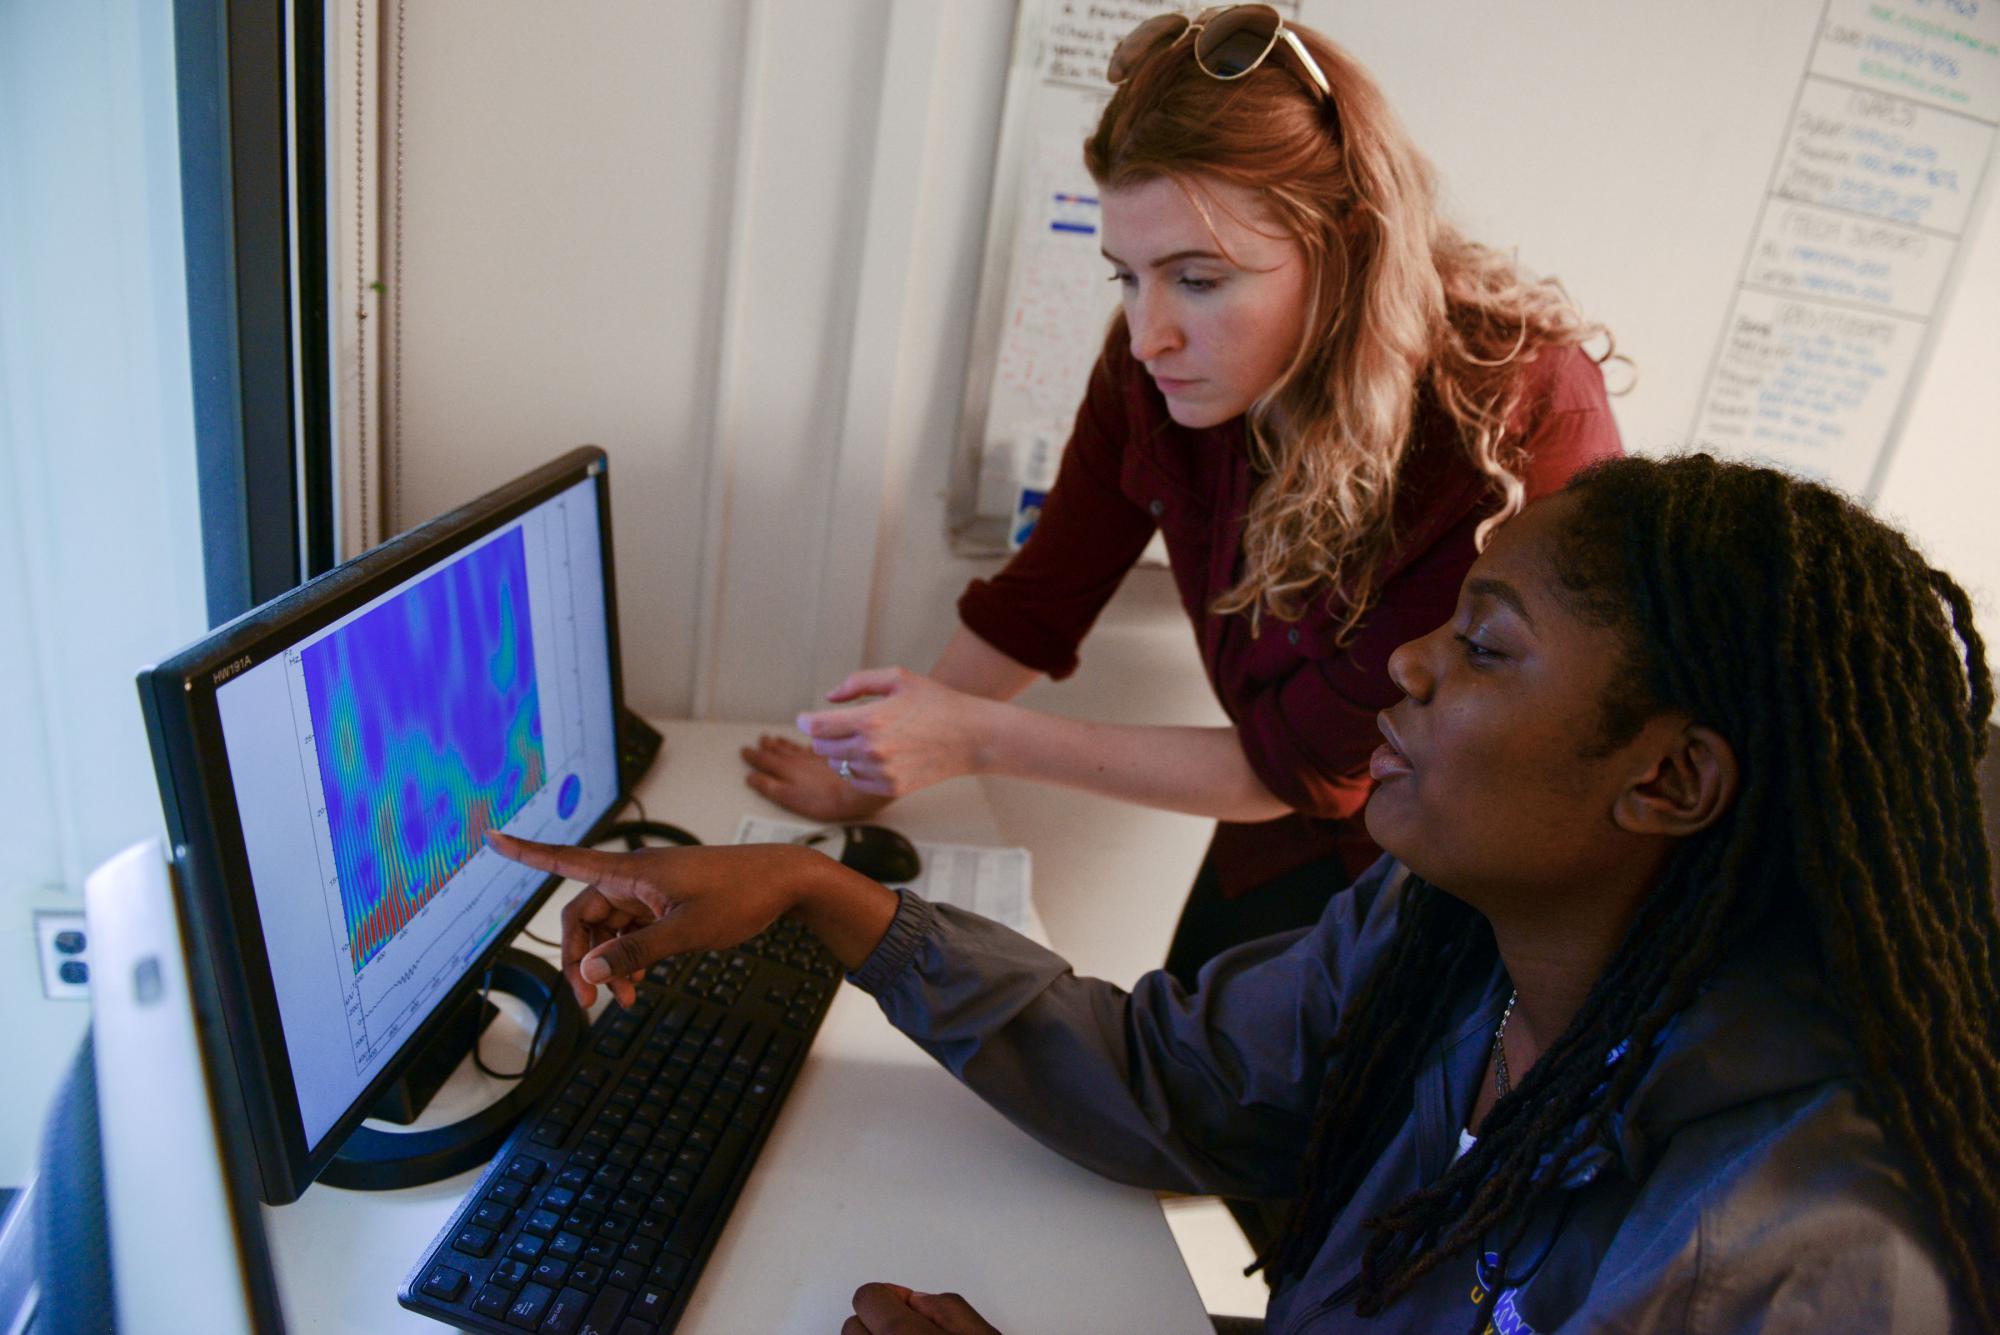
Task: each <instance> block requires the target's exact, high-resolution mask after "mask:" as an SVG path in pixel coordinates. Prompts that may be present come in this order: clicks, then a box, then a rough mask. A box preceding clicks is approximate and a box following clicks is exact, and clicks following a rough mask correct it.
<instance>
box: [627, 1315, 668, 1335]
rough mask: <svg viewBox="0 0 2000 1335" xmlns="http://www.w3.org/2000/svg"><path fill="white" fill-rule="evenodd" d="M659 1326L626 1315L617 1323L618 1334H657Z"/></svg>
mask: <svg viewBox="0 0 2000 1335" xmlns="http://www.w3.org/2000/svg"><path fill="white" fill-rule="evenodd" d="M658 1330H659V1327H657V1326H655V1325H653V1324H652V1323H650V1322H647V1321H641V1320H639V1318H637V1317H634V1316H628V1317H626V1318H625V1319H624V1320H623V1321H621V1322H619V1323H618V1335H657V1331H658Z"/></svg>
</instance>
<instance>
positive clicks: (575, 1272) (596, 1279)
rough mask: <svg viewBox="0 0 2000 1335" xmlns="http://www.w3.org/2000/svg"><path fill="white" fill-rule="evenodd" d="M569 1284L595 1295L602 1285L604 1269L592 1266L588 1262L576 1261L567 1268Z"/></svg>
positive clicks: (599, 1266)
mask: <svg viewBox="0 0 2000 1335" xmlns="http://www.w3.org/2000/svg"><path fill="white" fill-rule="evenodd" d="M569 1282H570V1283H572V1284H574V1285H575V1286H576V1287H577V1288H579V1289H585V1290H588V1291H589V1292H591V1293H595V1292H597V1290H598V1289H599V1288H601V1287H602V1286H603V1284H604V1267H603V1266H601V1265H592V1264H591V1263H590V1262H588V1261H578V1262H577V1263H576V1264H575V1265H573V1266H571V1267H570V1268H569Z"/></svg>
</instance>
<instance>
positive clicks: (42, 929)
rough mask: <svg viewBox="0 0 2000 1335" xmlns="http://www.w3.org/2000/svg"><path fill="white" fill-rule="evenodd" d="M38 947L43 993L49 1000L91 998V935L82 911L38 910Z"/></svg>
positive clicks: (36, 947)
mask: <svg viewBox="0 0 2000 1335" xmlns="http://www.w3.org/2000/svg"><path fill="white" fill-rule="evenodd" d="M35 951H36V953H37V954H38V955H40V956H41V960H42V995H43V996H45V997H47V998H48V999H49V1000H50V1001H88V1000H90V938H89V936H88V935H87V934H86V931H85V928H84V920H83V915H82V914H81V913H73V912H52V911H49V910H41V911H38V912H37V913H36V914H35Z"/></svg>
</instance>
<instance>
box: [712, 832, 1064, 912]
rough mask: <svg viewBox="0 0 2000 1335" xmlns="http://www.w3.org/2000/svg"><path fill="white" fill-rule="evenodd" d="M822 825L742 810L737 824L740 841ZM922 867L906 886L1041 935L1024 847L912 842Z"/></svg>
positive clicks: (784, 836)
mask: <svg viewBox="0 0 2000 1335" xmlns="http://www.w3.org/2000/svg"><path fill="white" fill-rule="evenodd" d="M825 828H826V827H825V826H823V825H808V824H800V823H798V822H794V821H782V820H770V819H768V818H766V817H763V816H745V817H744V818H743V822H742V824H740V825H738V826H737V827H736V842H737V843H739V844H789V843H791V842H792V841H793V840H795V839H797V838H798V837H799V836H800V835H804V834H811V833H812V832H813V831H814V830H821V829H825ZM917 857H918V858H919V859H920V860H921V861H922V862H923V870H922V871H921V872H919V873H918V874H917V879H916V880H914V881H909V882H905V883H904V884H905V885H906V886H907V888H908V889H910V890H911V891H913V892H915V893H916V894H919V895H922V896H923V897H924V898H925V899H928V900H929V901H930V902H931V903H933V904H953V905H956V906H957V907H959V908H962V909H968V910H970V911H971V912H973V913H977V914H979V915H980V916H981V917H985V918H991V919H993V921H995V922H997V923H1004V924H1005V925H1006V926H1008V927H1011V928H1013V929H1014V930H1015V931H1017V932H1021V933H1023V934H1025V935H1027V936H1031V937H1033V938H1034V939H1035V940H1037V941H1043V943H1044V944H1046V941H1045V940H1044V937H1043V933H1042V923H1041V918H1040V917H1039V916H1038V915H1037V914H1036V913H1035V907H1034V901H1033V899H1032V898H1030V896H1029V893H1028V885H1029V875H1030V864H1029V859H1028V850H1027V849H1025V848H975V847H974V846H972V845H970V844H926V843H918V844H917Z"/></svg>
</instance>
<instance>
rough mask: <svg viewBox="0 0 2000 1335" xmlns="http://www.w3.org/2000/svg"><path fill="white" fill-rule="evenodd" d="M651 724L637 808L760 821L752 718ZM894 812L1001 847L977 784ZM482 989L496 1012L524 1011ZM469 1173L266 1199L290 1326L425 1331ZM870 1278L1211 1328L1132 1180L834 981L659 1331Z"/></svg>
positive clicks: (828, 1304) (765, 1322) (743, 1326)
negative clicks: (931, 1053) (657, 740)
mask: <svg viewBox="0 0 2000 1335" xmlns="http://www.w3.org/2000/svg"><path fill="white" fill-rule="evenodd" d="M662 727H663V730H664V731H665V732H666V735H667V744H666V750H665V752H664V753H663V756H662V759H661V760H660V761H659V762H657V763H656V764H655V765H654V767H653V772H652V773H651V774H650V775H649V776H648V777H647V779H646V781H645V782H644V783H643V784H642V785H641V787H640V790H639V796H640V799H641V801H643V802H644V803H645V805H646V809H647V813H648V814H649V815H651V816H653V817H654V818H655V819H660V820H668V821H672V822H673V823H675V824H677V825H683V826H685V827H687V828H688V829H690V830H692V831H694V832H695V833H696V834H698V835H700V836H701V837H702V838H703V839H705V840H709V841H711V842H722V841H726V840H728V839H730V838H732V837H733V836H734V834H735V831H736V825H737V821H738V819H739V818H740V817H741V816H742V814H743V813H744V812H746V811H757V812H763V813H765V814H771V815H776V814H781V813H779V812H778V810H777V808H775V807H772V806H771V805H770V804H768V803H766V802H765V801H764V800H763V799H761V798H759V797H758V796H757V795H756V794H755V793H753V792H751V791H750V790H749V789H748V788H746V787H744V786H743V783H742V777H741V776H742V768H743V767H742V762H741V761H740V760H738V759H737V756H736V751H737V748H738V747H739V746H741V745H743V744H744V743H746V742H748V741H749V740H751V739H752V738H754V737H755V736H756V735H757V733H758V732H759V731H760V729H759V728H758V727H757V726H755V725H750V724H730V723H667V724H663V725H662ZM894 824H895V826H896V828H897V829H899V830H902V831H903V832H904V833H905V834H908V835H910V836H911V837H913V838H918V839H924V840H933V841H940V842H959V843H972V844H997V843H1000V842H1002V841H1001V839H1000V836H999V831H998V829H997V827H996V826H995V824H994V819H993V814H992V811H991V810H990V808H989V807H988V806H987V804H986V801H985V798H984V796H983V794H982V791H981V788H980V786H979V785H978V784H975V783H970V782H965V781H960V782H957V783H951V784H945V785H941V786H940V787H937V788H932V789H928V790H926V791H925V792H922V793H919V794H917V795H916V796H914V797H911V798H907V799H904V800H903V801H900V802H898V803H897V804H896V806H895V808H894ZM564 898H566V896H565V895H564V894H563V892H561V891H558V892H557V894H556V895H555V896H553V897H552V899H551V903H550V905H549V907H547V908H545V909H544V910H543V912H542V914H541V915H540V917H539V918H538V919H537V921H536V923H535V924H534V927H533V930H534V931H536V932H537V933H539V934H541V935H544V936H550V937H553V936H554V935H556V933H557V929H558V913H559V911H560V905H561V902H562V901H563V899H564ZM517 944H519V945H521V946H522V947H523V948H524V949H529V950H535V951H538V952H539V953H542V954H544V955H545V956H546V955H548V954H549V953H550V952H548V951H546V950H543V949H542V948H541V947H538V946H535V945H533V944H532V943H529V942H527V941H525V940H523V941H520V942H517ZM495 1000H496V1003H497V1004H500V1005H501V1006H502V1007H503V1009H505V1010H507V1012H508V1014H509V1015H511V1016H513V1017H514V1018H515V1019H516V1020H517V1022H518V1019H519V1017H520V1011H521V1010H523V1009H524V1008H522V1007H520V1006H519V1005H518V1004H517V1003H514V1002H513V999H512V998H496V999H495ZM602 1004H603V1003H602V1002H600V1005H602ZM503 1027H504V1026H503V1024H502V1023H499V1022H496V1024H495V1025H494V1026H493V1029H494V1031H495V1032H493V1033H492V1034H490V1035H489V1036H488V1039H487V1043H488V1048H487V1055H488V1060H489V1062H492V1063H495V1064H498V1063H500V1062H505V1061H509V1060H512V1059H513V1057H514V1056H515V1055H516V1054H517V1053H518V1052H519V1050H520V1046H521V1045H522V1044H523V1043H524V1042H525V1035H524V1034H523V1033H521V1032H520V1029H519V1026H518V1024H517V1028H516V1031H515V1032H514V1033H513V1034H512V1035H510V1037H511V1038H512V1039H513V1042H514V1044H515V1046H514V1048H513V1049H512V1050H511V1051H509V1050H507V1049H506V1045H505V1044H504V1043H503V1041H502V1035H501V1034H500V1032H499V1031H500V1030H501V1029H502V1028H503ZM496 1088H497V1087H496V1086H495V1085H494V1084H493V1082H491V1081H489V1080H488V1079H487V1078H486V1077H484V1076H482V1075H480V1074H478V1073H477V1072H476V1071H475V1070H473V1069H472V1067H471V1064H470V1063H469V1062H468V1063H466V1065H465V1066H463V1067H461V1068H460V1070H459V1072H458V1073H457V1074H456V1075H454V1076H453V1077H452V1080H451V1082H450V1083H449V1084H447V1085H446V1087H445V1089H444V1090H443V1091H442V1092H441V1093H440V1094H439V1096H438V1098H437V1100H436V1101H435V1102H434V1103H433V1105H432V1109H431V1111H430V1112H429V1113H428V1114H427V1115H426V1117H425V1120H424V1124H425V1125H431V1124H435V1123H439V1122H448V1121H452V1120H455V1119H456V1118H458V1117H460V1116H462V1115H464V1113H465V1112H466V1111H467V1110H469V1109H470V1108H473V1107H476V1106H478V1105H479V1104H480V1103H482V1102H484V1101H487V1100H489V1099H491V1098H492V1097H493V1095H494V1092H495V1090H496ZM476 1176H477V1173H476V1172H475V1171H468V1172H466V1173H464V1174H461V1175H460V1176H458V1177H455V1178H451V1179H449V1180H447V1181H444V1182H438V1183H434V1184H432V1185H430V1186H427V1187H413V1188H410V1189H408V1190H404V1191H393V1192H351V1191H341V1190H337V1189H335V1188H332V1187H328V1186H324V1185H318V1186H314V1187H311V1188H309V1189H308V1190H307V1191H306V1194H305V1195H304V1196H303V1197H302V1198H301V1199H300V1200H299V1201H298V1202H297V1203H295V1204H292V1205H288V1206H283V1207H280V1208H276V1209H267V1210H266V1211H265V1212H264V1218H265V1224H266V1227H267V1229H268V1230H269V1233H270V1239H271V1244H272V1251H273V1253H274V1257H275V1261H276V1265H277V1268H278V1280H279V1286H280V1291H281V1292H282V1294H283V1296H284V1303H285V1311H286V1319H287V1321H288V1322H289V1323H290V1324H291V1327H292V1329H294V1330H301V1331H368V1332H376V1331H390V1330H409V1331H430V1330H438V1329H441V1327H439V1326H438V1325H437V1324H436V1323H435V1322H432V1321H430V1320H428V1319H427V1318H424V1317H419V1316H417V1315H415V1314H413V1313H410V1312H406V1311H404V1310H403V1309H402V1308H401V1307H399V1306H397V1304H396V1298H395V1294H396V1290H397V1288H398V1287H400V1285H401V1282H402V1280H403V1277H404V1275H405V1274H406V1273H407V1272H408V1271H409V1269H410V1267H411V1266H412V1265H413V1264H414V1263H415V1261H416V1259H417V1256H418V1255H419V1253H421V1252H422V1251H423V1250H424V1248H425V1246H426V1245H427V1244H428V1243H429V1242H430V1240H431V1238H432V1237H433V1236H434V1235H435V1234H436V1233H437V1231H438V1230H439V1229H441V1228H442V1227H443V1226H444V1224H445V1221H446V1219H447V1218H448V1217H449V1216H450V1214H451V1211H452V1209H453V1207H454V1206H455V1205H456V1204H457V1203H458V1201H459V1198H460V1197H462V1196H463V1195H464V1194H465V1192H466V1191H467V1189H468V1188H470V1186H471V1185H472V1182H473V1180H474V1178H475V1177H476ZM870 1280H890V1281H893V1282H896V1283H899V1284H908V1285H910V1286H912V1287H914V1288H919V1289H927V1290H934V1291H935V1290H956V1291H957V1292H959V1293H962V1294H964V1295H965V1297H966V1298H967V1300H968V1301H970V1302H971V1303H972V1305H973V1306H974V1307H976V1308H978V1309H979V1311H980V1312H981V1314H983V1315H984V1316H985V1317H986V1318H987V1320H989V1321H991V1322H992V1323H993V1324H994V1325H995V1326H997V1327H999V1329H1001V1330H1002V1331H1005V1332H1008V1335H1032V1333H1034V1332H1058V1331H1078V1330H1091V1331H1105V1332H1111V1331H1134V1332H1140V1331H1143V1332H1149V1333H1151V1332H1161V1333H1163V1335H1171V1333H1172V1332H1186V1333H1187V1335H1206V1333H1207V1332H1208V1331H1209V1330H1210V1329H1211V1328H1210V1325H1209V1322H1208V1319H1207V1316H1206V1315H1205V1313H1204V1312H1203V1310H1202V1305H1201V1301H1200V1299H1199V1297H1198V1296H1197V1295H1196V1293H1195V1288H1194V1284H1193V1282H1192V1281H1191V1280H1190V1279H1189V1278H1188V1273H1187V1270H1186V1267H1185V1266H1184V1265H1183V1264H1182V1262H1181V1257H1180V1253H1179V1251H1178V1250H1177V1249H1176V1247H1175V1245H1174V1241H1173V1237H1172V1235H1171V1234H1170V1233H1169V1232H1168V1230H1167V1226H1166V1222H1165V1220H1164V1219H1163V1218H1162V1216H1161V1213H1160V1207H1159V1203H1158V1202H1157V1200H1156V1199H1155V1198H1154V1197H1153V1195H1152V1194H1151V1193H1149V1192H1144V1191H1138V1190H1134V1189H1132V1188H1129V1187H1121V1186H1117V1185H1115V1184H1113V1183H1110V1182H1106V1181H1104V1180H1103V1179H1101V1178H1099V1177H1096V1176H1095V1175H1093V1174H1091V1173H1088V1172H1086V1171H1084V1170H1083V1169H1081V1168H1078V1167H1077V1166H1076V1165H1074V1164H1072V1163H1070V1162H1069V1161H1067V1160H1065V1159H1063V1158H1061V1157H1059V1156H1058V1155H1056V1154H1054V1153H1053V1152H1051V1151H1049V1150H1047V1149H1044V1148H1043V1147H1042V1146H1040V1145H1038V1144H1037V1143H1035V1142H1034V1141H1033V1140H1030V1139H1029V1138H1028V1137H1027V1136H1026V1135H1024V1134H1023V1133H1021V1132H1020V1131H1017V1130H1016V1129H1014V1127H1012V1126H1011V1125H1009V1124H1008V1123H1007V1122H1006V1121H1005V1120H1004V1119H1002V1118H1001V1117H1000V1116H999V1114H997V1113H995V1112H993V1111H992V1110H991V1109H990V1108H988V1107H987V1106H986V1105H985V1104H984V1103H982V1102H981V1101H980V1100H979V1099H978V1098H977V1097H975V1096H974V1095H973V1094H971V1093H970V1092H969V1091H967V1090H966V1089H965V1088H964V1087H963V1086H962V1085H960V1084H959V1083H958V1082H957V1081H956V1080H955V1079H953V1078H952V1077H951V1076H950V1075H949V1074H947V1073H946V1072H945V1071H944V1070H943V1069H942V1068H940V1067H938V1066H937V1065H936V1064H935V1063H933V1062H932V1061H931V1060H930V1058H929V1057H927V1056H925V1055H924V1054H923V1053H922V1052H920V1051H919V1050H918V1049H917V1048H916V1047H915V1045H913V1044H912V1043H910V1042H909V1041H908V1040H907V1039H905V1038H904V1037H903V1036H902V1035H900V1034H898V1033H897V1032H896V1031H895V1030H894V1029H892V1028H891V1027H890V1026H889V1023H888V1021H886V1020H885V1019H883V1017H882V1013H881V1011H880V1010H879V1009H878V1008H877V1007H876V1005H875V1002H874V1001H873V1000H872V999H871V998H869V997H867V996H864V995H863V994H861V993H860V992H857V991H856V990H854V989H853V988H850V987H842V988H841V989H840V991H839V992H838V993H837V994H836V996H835V998H834V1002H833V1006H832V1009H831V1010H830V1011H829V1012H828V1014H827V1018H826V1022H825V1025H824V1027H823V1028H822V1029H821V1030H820V1033H819V1036H818V1038H817V1039H816V1040H815V1041H814V1043H813V1046H812V1048H811V1050H810V1051H809V1053H808V1055H807V1057H806V1062H805V1066H804V1068H803V1069H802V1070H801V1071H800V1073H799V1078H798V1082H797V1084H796V1085H795V1086H794V1087H793V1089H792V1092H791V1095H790V1097H789V1098H787V1100H786V1102H785V1105H784V1107H783V1109H782V1111H781V1112H780V1115H779V1118H778V1122H777V1125H776V1126H775V1127H774V1128H773V1129H772V1132H771V1137H770V1139H769V1140H768V1141H767V1142H766V1144H765V1146H764V1149H763V1152H762V1153H761V1154H760V1155H759V1156H758V1158H757V1162H756V1167H755V1168H754V1170H753V1171H752V1173H751V1176H750V1179H749V1182H748V1183H747V1184H746V1185H745V1187H744V1190H743V1194H742V1196H741V1197H740V1198H739V1199H738V1201H737V1203H736V1208H735V1210H734V1211H733V1212H732V1213H731V1214H730V1216H729V1219H728V1222H727V1223H726V1224H725V1225H724V1228H723V1233H722V1238H721V1240H720V1242H719V1243H718V1244H717V1246H716V1249H715V1252H714V1254H713V1255H712V1256H711V1257H710V1259H709V1262H708V1265H707V1267H706V1269H704V1271H703V1272H702V1275H701V1279H700V1282H699V1284H698V1285H697V1287H696V1289H695V1294H694V1298H693V1301H692V1302H691V1303H690V1304H689V1306H688V1309H687V1313H686V1315H685V1316H684V1317H683V1319H682V1322H681V1325H680V1327H679V1329H680V1330H681V1331H685V1332H689V1333H690V1335H710V1333H714V1335H723V1333H726V1335H741V1333H743V1332H789V1331H808V1332H832V1331H837V1330H838V1329H840V1325H841V1322H842V1321H844V1320H845V1319H846V1317H847V1316H848V1314H849V1313H850V1312H851V1311H852V1306H851V1304H850V1302H849V1298H850V1296H851V1295H852V1293H853V1291H854V1289H855V1288H856V1287H857V1286H858V1285H860V1284H863V1283H865V1282H868V1281H870Z"/></svg>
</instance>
